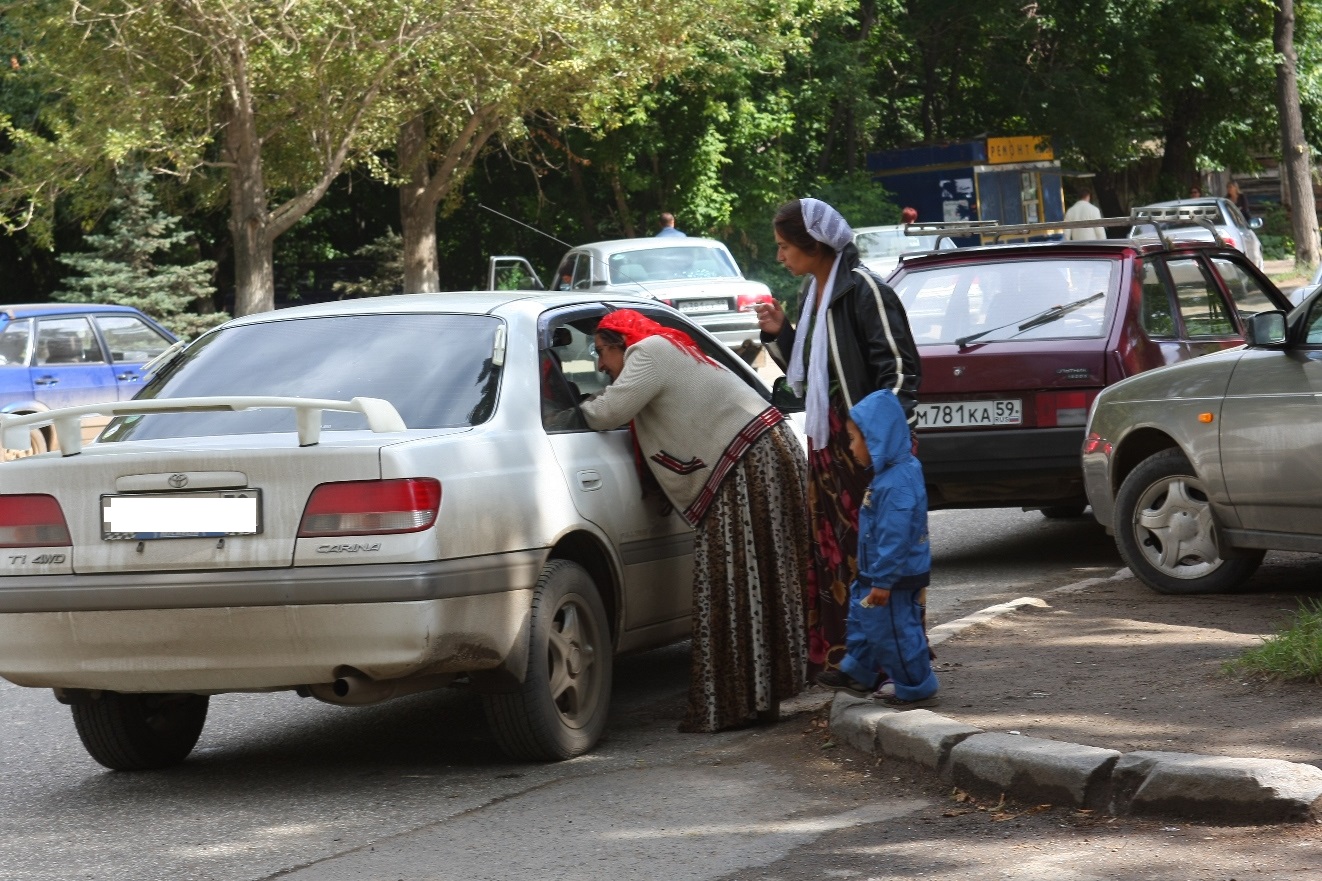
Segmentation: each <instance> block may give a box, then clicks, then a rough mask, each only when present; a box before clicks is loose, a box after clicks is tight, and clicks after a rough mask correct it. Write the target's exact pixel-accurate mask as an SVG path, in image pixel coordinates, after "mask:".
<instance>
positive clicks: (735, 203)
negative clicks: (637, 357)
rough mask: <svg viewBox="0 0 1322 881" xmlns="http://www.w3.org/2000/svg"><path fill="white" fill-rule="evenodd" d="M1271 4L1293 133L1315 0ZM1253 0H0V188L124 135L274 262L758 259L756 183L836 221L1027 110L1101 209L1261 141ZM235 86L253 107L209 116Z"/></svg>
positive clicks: (27, 183)
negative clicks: (385, 251)
mask: <svg viewBox="0 0 1322 881" xmlns="http://www.w3.org/2000/svg"><path fill="white" fill-rule="evenodd" d="M1295 8H1296V40H1295V43H1296V47H1297V49H1298V55H1299V59H1298V61H1299V64H1298V83H1299V93H1300V103H1301V105H1302V110H1303V112H1302V124H1303V131H1304V135H1305V137H1306V138H1308V139H1316V138H1318V137H1322V114H1319V113H1318V110H1319V108H1322V40H1319V39H1318V34H1319V28H1322V20H1320V19H1322V0H1297V2H1296V3H1295ZM1272 12H1273V3H1272V2H1271V0H1034V2H1031V3H1024V2H1022V0H985V2H983V3H980V4H978V5H977V6H969V5H968V4H966V3H959V2H957V0H795V2H793V3H788V4H786V3H773V2H770V0H758V2H752V3H749V2H734V0H705V2H698V0H671V2H668V3H662V2H660V0H639V2H636V3H633V4H629V5H627V6H625V5H621V4H617V3H613V2H607V0H526V2H519V3H515V2H514V0H437V2H434V3H429V4H420V3H415V2H409V0H387V2H382V0H301V2H298V3H295V2H292V0H265V2H259V0H232V2H228V3H226V4H213V3H203V2H201V0H180V2H177V3H170V4H143V5H131V4H130V3H129V2H127V0H25V2H24V3H22V4H18V5H16V6H12V7H8V8H5V10H4V12H3V17H0V40H4V41H8V42H9V43H11V44H12V45H13V46H15V47H17V50H16V51H17V54H16V56H15V57H18V58H19V59H20V61H21V64H20V67H19V69H18V70H14V69H12V68H0V131H3V132H7V137H8V138H9V140H8V141H3V140H0V173H3V174H4V175H5V176H3V177H0V212H3V211H4V210H5V208H4V207H3V206H9V213H8V219H9V221H10V223H11V225H22V224H24V223H27V224H28V228H29V234H33V233H35V234H38V235H40V236H41V238H40V241H42V242H43V243H45V244H47V245H49V244H51V243H52V242H54V241H55V237H54V236H53V235H51V231H53V230H58V229H60V226H59V219H60V217H61V216H64V217H68V218H72V219H75V220H76V221H77V222H78V223H80V224H82V226H83V228H84V229H91V228H94V227H95V225H96V224H97V223H98V218H99V217H100V216H101V214H102V212H103V211H104V205H105V202H106V199H107V197H108V194H109V193H110V192H112V191H113V188H112V186H111V183H110V182H111V179H112V178H111V174H110V173H111V172H112V171H113V168H114V167H115V165H116V164H125V163H131V162H137V161H140V160H146V161H148V162H149V164H150V165H151V167H152V168H153V169H155V170H156V171H157V172H159V173H166V174H170V175H174V176H175V177H176V178H177V179H179V180H181V181H186V182H187V186H188V188H189V189H188V190H187V191H182V190H180V191H171V192H172V193H178V194H181V195H182V194H186V195H187V198H188V201H187V202H179V203H177V204H180V205H185V204H186V205H192V206H196V207H195V208H193V209H192V210H193V211H198V210H207V209H209V208H211V207H213V206H221V207H222V208H223V209H224V210H225V211H226V213H227V214H228V216H229V218H230V220H229V229H228V230H227V231H226V230H221V229H217V230H215V234H216V235H217V236H219V237H221V238H226V239H228V240H230V241H232V242H234V243H235V253H236V254H237V253H239V252H242V251H243V247H242V246H240V244H239V240H240V238H241V237H242V236H243V235H245V234H248V233H250V232H251V231H252V230H253V229H261V230H264V233H263V234H264V236H265V240H266V241H267V242H268V243H269V242H274V241H275V239H276V236H279V235H281V234H282V233H284V231H285V230H291V233H289V234H287V237H288V240H287V241H282V244H281V245H280V246H279V247H278V248H275V247H272V250H271V253H272V254H273V255H278V256H279V257H280V259H281V260H282V261H286V262H287V261H289V260H291V259H293V258H294V256H295V255H300V257H301V258H302V259H316V260H325V259H338V258H348V257H349V256H350V255H351V254H353V253H354V252H355V251H356V250H357V249H358V248H360V247H362V246H363V245H365V244H367V243H368V242H370V241H372V240H373V239H375V238H377V237H378V236H379V235H380V234H381V218H382V217H383V216H391V215H393V217H392V225H395V226H396V229H398V230H399V231H400V232H402V233H404V236H403V250H404V267H405V276H406V277H408V276H409V275H410V273H414V277H419V276H417V272H418V271H419V269H418V267H419V266H425V261H427V260H433V261H436V262H435V264H434V269H433V270H432V271H433V272H434V276H435V280H434V281H432V280H428V281H427V282H426V286H434V287H440V288H442V289H445V288H463V287H471V286H477V285H480V284H481V282H482V278H483V275H484V267H485V259H486V256H487V255H489V254H492V253H523V254H525V255H527V256H529V257H531V258H533V259H534V261H535V264H536V265H539V266H542V267H543V268H549V267H550V265H551V264H552V263H553V262H554V261H555V260H556V259H557V258H558V257H559V255H560V253H561V252H562V251H563V250H564V247H565V244H564V243H572V244H578V243H581V242H584V241H592V240H597V239H603V238H610V237H617V236H623V235H649V234H651V233H652V232H654V231H655V226H656V216H657V214H658V213H659V212H661V211H671V212H673V213H675V214H676V215H677V216H678V217H679V222H680V226H681V228H684V229H686V230H687V231H688V232H689V233H690V234H694V233H697V234H706V235H712V236H716V237H718V238H721V239H723V240H724V241H725V242H726V243H727V244H728V245H729V246H730V247H731V248H732V250H734V251H735V253H736V255H737V256H738V258H739V260H740V262H741V264H742V265H744V267H745V268H746V270H747V271H748V272H749V274H750V275H754V276H755V277H759V278H761V279H762V280H765V281H768V282H771V283H773V284H775V285H776V286H777V287H778V289H780V290H785V289H787V288H789V287H791V286H792V282H791V281H790V280H789V278H788V276H787V275H785V273H784V271H783V270H782V269H781V268H780V267H779V266H777V265H776V264H775V262H774V252H773V250H772V248H771V245H770V241H771V237H770V229H769V227H770V217H771V214H772V212H774V210H775V208H776V207H777V206H778V205H779V204H780V203H782V202H783V201H785V200H787V199H790V198H794V197H796V196H802V195H819V196H825V197H827V198H828V201H829V200H836V201H839V202H841V204H842V208H843V210H844V211H845V214H846V217H848V218H849V219H850V220H851V222H853V223H855V224H857V225H867V224H871V223H880V222H885V221H886V220H887V219H889V217H888V216H886V215H888V214H889V212H891V211H893V209H894V208H896V207H898V206H893V205H891V204H890V202H889V201H888V200H887V199H886V198H885V196H884V194H882V193H881V192H880V191H879V190H878V189H877V188H876V187H875V185H872V184H871V183H870V182H868V181H867V180H866V178H867V171H866V169H867V157H868V154H869V153H872V152H876V151H881V150H886V149H891V148H894V147H900V146H907V145H911V144H915V143H922V142H934V141H936V142H939V141H948V140H962V139H968V138H973V137H980V136H984V135H1035V134H1045V135H1049V136H1051V137H1052V140H1053V143H1054V144H1055V146H1056V151H1057V155H1058V156H1060V157H1061V158H1062V160H1063V163H1064V165H1065V167H1066V168H1067V169H1074V170H1080V171H1086V172H1094V173H1096V174H1097V178H1096V181H1095V187H1094V188H1095V189H1096V190H1098V196H1099V201H1100V202H1101V203H1102V205H1103V209H1104V210H1105V211H1107V212H1108V213H1111V212H1117V211H1123V210H1126V209H1127V208H1128V207H1129V206H1130V205H1131V204H1141V203H1142V202H1144V201H1150V200H1153V199H1156V198H1160V197H1166V196H1172V195H1178V194H1182V193H1183V192H1184V191H1185V189H1186V188H1187V186H1188V185H1189V183H1190V182H1191V179H1192V178H1193V177H1194V176H1196V175H1198V174H1199V173H1200V172H1202V171H1204V170H1207V169H1213V168H1235V169H1237V170H1240V171H1248V170H1252V169H1254V168H1255V164H1256V162H1257V161H1258V159H1259V158H1260V157H1262V156H1264V155H1270V154H1271V153H1273V152H1277V151H1278V150H1279V146H1278V145H1279V143H1280V138H1279V134H1278V132H1279V124H1280V123H1279V120H1278V117H1277V109H1276V105H1275V102H1274V100H1273V87H1274V72H1273V67H1274V60H1275V53H1274V50H1273V49H1272V47H1271V25H1272ZM75 25H76V26H75ZM222 25H223V27H222ZM4 54H10V53H8V52H6V53H4ZM4 54H0V57H4ZM239 62H242V64H240V63H239ZM238 73H243V74H244V76H242V77H240V76H239V75H238ZM16 86H21V88H14V87H16ZM244 95H246V96H247V97H248V98H249V99H250V101H249V103H248V104H247V105H244V106H247V107H248V109H249V111H250V113H249V115H248V116H247V117H244V116H243V114H242V113H240V114H238V115H237V116H236V115H235V108H236V107H239V106H240V105H241V104H242V102H240V101H238V98H239V97H241V96H244ZM245 119H246V122H247V123H250V124H251V127H250V129H249V130H248V135H249V136H248V137H247V140H246V141H243V140H242V139H241V140H240V141H239V142H237V143H236V142H235V141H234V140H233V139H232V138H233V134H234V132H235V131H237V130H238V129H240V128H242V125H236V124H235V122H236V121H237V122H239V123H244V122H245ZM410 132H411V137H412V141H410V140H409V139H408V138H406V137H405V135H406V134H409V133H410ZM245 143H246V144H247V149H248V153H247V154H245V153H244V149H245V148H244V144H245ZM254 145H259V146H260V150H254V149H253V148H254ZM245 162H246V163H247V165H246V166H245V165H244V163H245ZM241 166H243V167H246V168H247V173H246V177H245V176H243V175H238V176H236V173H235V169H237V168H240V167H241ZM390 188H398V190H396V191H392V190H391V189H390ZM239 191H242V192H243V193H246V198H247V201H246V202H244V203H243V204H242V205H236V204H235V203H234V199H233V197H234V194H235V193H236V192H239ZM327 194H330V196H331V202H332V203H333V205H334V207H333V208H330V209H327V208H326V207H324V206H322V200H323V199H324V198H326V196H327ZM410 198H414V199H416V200H417V203H418V205H420V206H421V210H420V211H418V212H417V213H416V214H414V215H410V214H409V211H408V210H407V208H406V207H402V206H405V205H406V203H407V202H408V200H409V199H410ZM365 200H370V202H371V204H365ZM480 205H489V206H492V207H494V208H496V209H498V210H499V211H501V212H502V213H505V214H508V215H511V216H513V217H516V218H518V219H519V220H521V221H524V222H526V223H528V224H530V225H531V226H533V227H536V228H538V229H540V230H542V231H544V232H545V233H547V234H548V235H547V236H538V235H536V234H535V233H533V232H531V231H529V230H528V229H527V228H525V227H521V226H518V225H517V224H512V223H510V222H508V221H506V220H503V219H501V218H500V217H498V216H497V215H496V214H494V213H491V212H488V211H486V210H484V209H483V208H481V207H480ZM245 206H246V207H245ZM29 211H31V212H33V213H31V214H29V213H28V212H29ZM437 213H439V222H438V223H437V224H436V225H435V226H434V227H433V220H432V218H433V217H434V216H436V215H437ZM410 217H411V218H412V219H411V220H410V219H406V218H410ZM299 218H306V219H307V221H306V222H304V223H302V224H300V225H299V226H298V227H293V226H292V224H293V223H294V222H295V221H297V220H298V219H299ZM419 218H421V219H420V220H419ZM199 225H200V224H199ZM419 226H421V227H422V228H423V234H422V235H421V236H419V235H418V234H416V230H417V229H418V228H419ZM433 229H434V231H435V240H434V241H429V240H428V239H427V236H428V235H430V233H431V231H432V230H433ZM557 239H558V240H559V241H556V240H557ZM249 250H252V251H254V252H255V253H258V256H259V257H260V256H261V255H260V251H261V248H260V247H257V246H255V245H254V246H252V247H250V248H249ZM0 259H3V253H0ZM262 259H267V258H262ZM270 259H274V257H272V258H270ZM420 261H421V262H420ZM258 262H260V261H258ZM231 263H232V265H230V264H227V263H226V262H224V261H222V272H223V273H224V274H225V278H226V279H227V280H226V287H229V286H230V285H231V282H230V281H229V280H228V279H229V277H230V275H231V274H232V275H233V278H234V281H233V282H232V284H233V286H234V287H236V288H237V289H238V290H239V291H240V292H242V291H244V290H246V289H252V288H253V287H254V285H257V286H261V285H265V286H266V288H265V289H269V288H270V287H272V286H273V285H272V284H271V283H270V282H268V281H266V280H264V279H263V278H261V277H260V275H258V276H256V277H254V275H253V273H252V266H251V263H252V261H248V264H244V261H242V260H233V261H231ZM240 264H244V265H240ZM245 265H246V266H247V269H246V270H245ZM289 271H291V270H289V269H288V267H285V266H282V267H281V268H280V272H278V273H276V275H275V278H276V279H277V280H278V279H279V278H280V277H281V273H287V272H289ZM409 289H422V288H421V287H418V288H409ZM240 311H242V310H240Z"/></svg>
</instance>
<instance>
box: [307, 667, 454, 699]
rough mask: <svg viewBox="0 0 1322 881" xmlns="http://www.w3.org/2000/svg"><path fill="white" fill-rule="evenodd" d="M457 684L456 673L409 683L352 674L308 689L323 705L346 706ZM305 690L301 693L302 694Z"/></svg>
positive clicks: (422, 678)
mask: <svg viewBox="0 0 1322 881" xmlns="http://www.w3.org/2000/svg"><path fill="white" fill-rule="evenodd" d="M453 681H454V674H453V673H439V674H434V675H431V676H414V677H410V678H406V679H382V680H378V679H370V678H368V677H366V676H364V675H362V674H361V673H349V674H346V675H344V676H341V677H340V678H338V679H336V680H335V681H334V682H330V683H325V682H322V683H317V684H316V685H308V686H305V689H306V691H307V693H308V694H310V695H311V696H312V697H315V698H316V699H317V700H319V701H325V702H326V703H328V704H340V705H342V706H364V705H366V704H378V703H381V702H382V701H388V700H390V699H391V698H396V697H403V696H404V695H406V694H417V693H418V692H420V691H432V690H434V689H437V688H444V687H445V686H447V685H449V684H450V683H451V682H453ZM302 691H303V689H300V693H301V692H302Z"/></svg>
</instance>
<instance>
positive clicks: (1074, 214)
mask: <svg viewBox="0 0 1322 881" xmlns="http://www.w3.org/2000/svg"><path fill="white" fill-rule="evenodd" d="M1101 219H1102V212H1101V209H1100V208H1098V207H1097V206H1096V205H1094V204H1093V203H1092V190H1091V189H1089V188H1088V187H1079V200H1078V201H1077V202H1075V203H1074V204H1073V205H1071V206H1070V210H1068V211H1066V212H1065V220H1066V221H1072V220H1101ZM1104 238H1106V232H1105V230H1103V229H1102V228H1101V227H1100V226H1079V227H1075V228H1074V229H1067V230H1065V240H1066V241H1070V242H1086V241H1093V240H1095V239H1104Z"/></svg>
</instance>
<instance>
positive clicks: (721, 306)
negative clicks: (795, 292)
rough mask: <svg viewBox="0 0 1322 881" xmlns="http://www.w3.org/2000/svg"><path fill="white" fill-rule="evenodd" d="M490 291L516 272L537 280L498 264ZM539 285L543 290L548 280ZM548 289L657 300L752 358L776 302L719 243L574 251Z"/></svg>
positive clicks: (679, 240)
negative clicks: (761, 310)
mask: <svg viewBox="0 0 1322 881" xmlns="http://www.w3.org/2000/svg"><path fill="white" fill-rule="evenodd" d="M491 259H492V266H491V270H490V272H489V282H488V287H491V288H495V287H498V286H499V279H500V278H501V277H503V276H504V274H505V273H507V272H509V271H510V270H513V272H514V274H515V276H516V277H518V276H522V277H524V278H528V277H530V278H532V279H536V277H537V276H536V274H535V273H534V272H533V270H532V266H531V264H529V262H528V261H527V260H526V259H524V258H522V257H493V258H491ZM536 285H541V282H540V280H539V281H537V282H536ZM545 287H546V288H550V289H551V290H558V291H571V290H572V291H591V292H592V293H594V294H597V295H599V296H605V295H609V294H629V295H632V296H641V297H652V298H653V299H656V300H660V301H661V302H663V303H665V304H666V305H668V306H673V307H674V308H675V309H677V310H679V311H680V312H682V313H684V314H685V315H687V316H688V317H689V318H691V319H692V320H693V321H694V323H696V324H697V325H699V326H700V327H702V328H703V329H704V330H706V331H707V332H708V333H710V334H711V335H712V336H714V337H716V338H717V339H718V340H720V341H721V342H723V343H725V344H726V345H727V346H729V347H730V348H732V349H737V350H739V351H740V352H741V353H742V354H743V355H744V357H745V358H747V359H749V360H751V358H752V356H753V355H755V354H756V353H757V351H758V350H759V349H760V348H761V331H760V330H759V329H758V326H757V312H756V310H755V309H754V307H755V306H756V305H757V304H758V303H770V302H772V301H773V297H772V295H771V289H770V288H768V287H767V286H766V285H764V284H762V283H761V282H759V281H751V280H750V279H747V278H744V274H743V273H742V272H740V270H739V265H738V264H737V263H736V262H735V259H734V256H733V255H731V254H730V251H729V249H727V248H726V247H725V245H724V244H722V243H721V242H718V241H716V240H715V239H703V238H697V237H695V236H652V237H650V238H636V239H613V240H610V241H605V242H594V243H592V244H590V245H580V246H579V247H577V248H573V249H571V250H570V251H569V252H568V253H567V254H565V256H564V257H562V258H561V260H560V263H559V266H558V267H557V269H556V272H555V276H554V277H553V278H552V279H551V283H550V284H548V285H545Z"/></svg>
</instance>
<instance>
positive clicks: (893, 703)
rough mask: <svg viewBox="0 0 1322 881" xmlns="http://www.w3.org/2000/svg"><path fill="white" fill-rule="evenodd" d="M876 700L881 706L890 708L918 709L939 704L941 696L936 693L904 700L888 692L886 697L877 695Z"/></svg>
mask: <svg viewBox="0 0 1322 881" xmlns="http://www.w3.org/2000/svg"><path fill="white" fill-rule="evenodd" d="M877 702H878V703H879V704H881V705H882V706H883V707H888V708H890V709H892V710H920V709H925V708H927V707H939V706H941V698H939V697H937V696H936V695H932V696H931V697H925V698H920V699H918V700H916V701H906V700H900V699H899V698H898V697H896V696H895V695H894V694H890V695H888V696H886V697H878V698H877Z"/></svg>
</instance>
